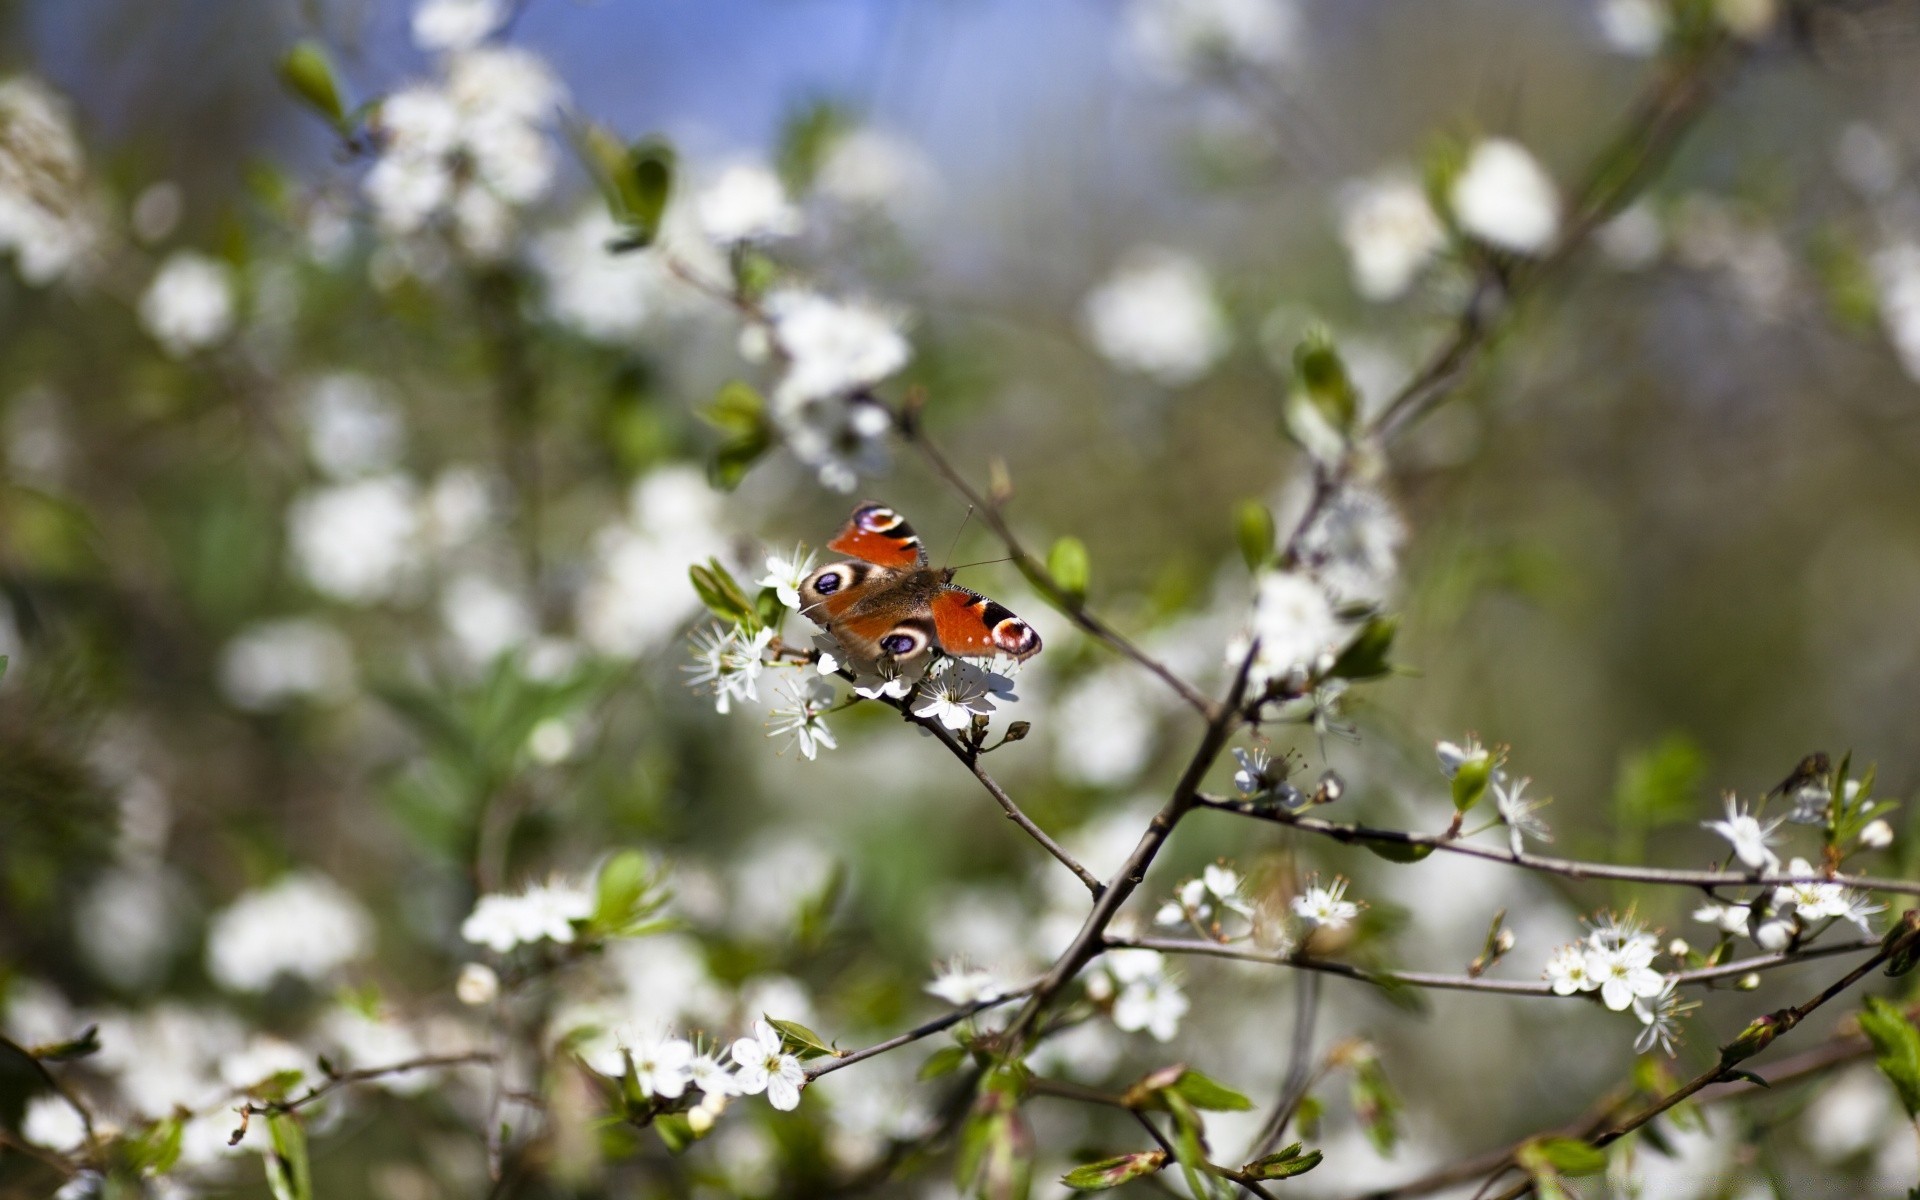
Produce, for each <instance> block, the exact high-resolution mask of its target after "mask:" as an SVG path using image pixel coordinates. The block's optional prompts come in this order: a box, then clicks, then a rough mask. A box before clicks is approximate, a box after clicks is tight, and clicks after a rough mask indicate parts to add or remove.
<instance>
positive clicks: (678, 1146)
mask: <svg viewBox="0 0 1920 1200" xmlns="http://www.w3.org/2000/svg"><path fill="white" fill-rule="evenodd" d="M653 1131H654V1133H656V1134H658V1135H659V1137H660V1141H661V1144H662V1145H664V1146H666V1148H667V1152H668V1153H670V1154H681V1153H684V1152H685V1151H686V1149H687V1147H688V1146H691V1145H693V1144H694V1143H695V1142H697V1141H699V1140H700V1138H699V1135H698V1134H696V1133H694V1132H693V1124H692V1122H690V1121H688V1120H687V1116H686V1114H685V1113H661V1114H660V1115H659V1116H657V1117H655V1118H654V1119H653Z"/></svg>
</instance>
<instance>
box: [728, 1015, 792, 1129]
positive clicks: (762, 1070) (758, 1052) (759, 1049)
mask: <svg viewBox="0 0 1920 1200" xmlns="http://www.w3.org/2000/svg"><path fill="white" fill-rule="evenodd" d="M780 1047H781V1043H780V1034H779V1032H778V1031H777V1030H775V1029H774V1027H773V1026H772V1025H770V1024H768V1023H767V1022H766V1021H765V1020H764V1019H763V1020H759V1021H755V1022H754V1023H753V1036H752V1037H743V1038H741V1039H740V1040H738V1041H736V1042H734V1044H733V1061H734V1062H735V1063H736V1064H737V1065H738V1066H739V1068H740V1069H739V1071H738V1072H737V1073H736V1074H735V1075H734V1077H733V1078H734V1084H735V1086H736V1087H738V1088H739V1090H740V1094H741V1095H743V1096H757V1095H759V1094H760V1093H761V1092H765V1093H766V1094H767V1100H768V1102H769V1103H771V1104H772V1105H773V1106H774V1107H775V1108H777V1109H780V1110H781V1111H782V1112H790V1111H792V1110H793V1109H796V1108H798V1107H800V1089H801V1088H803V1087H805V1086H806V1083H807V1073H806V1072H805V1071H804V1070H802V1069H801V1067H800V1060H799V1059H797V1058H795V1057H794V1056H793V1055H791V1054H787V1053H785V1052H784V1051H782V1050H781V1048H780Z"/></svg>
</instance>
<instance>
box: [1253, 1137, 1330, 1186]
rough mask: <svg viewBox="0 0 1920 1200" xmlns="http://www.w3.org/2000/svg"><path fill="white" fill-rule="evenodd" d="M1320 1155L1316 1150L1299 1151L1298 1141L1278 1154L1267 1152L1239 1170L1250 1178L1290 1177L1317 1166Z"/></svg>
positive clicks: (1303, 1173)
mask: <svg viewBox="0 0 1920 1200" xmlns="http://www.w3.org/2000/svg"><path fill="white" fill-rule="evenodd" d="M1322 1157H1323V1156H1322V1154H1321V1153H1320V1151H1318V1150H1309V1151H1307V1152H1306V1153H1304V1154H1303V1153H1301V1147H1300V1143H1299V1142H1295V1143H1294V1144H1293V1145H1291V1146H1288V1147H1287V1148H1286V1149H1285V1150H1282V1151H1280V1152H1279V1153H1278V1154H1269V1155H1267V1156H1266V1157H1265V1158H1261V1159H1256V1160H1255V1161H1253V1162H1250V1163H1248V1164H1247V1165H1246V1166H1244V1167H1241V1168H1240V1172H1241V1174H1243V1175H1246V1176H1248V1177H1249V1178H1252V1179H1292V1178H1293V1177H1294V1176H1295V1175H1305V1174H1306V1173H1307V1172H1308V1171H1311V1170H1313V1169H1314V1168H1315V1167H1317V1166H1319V1165H1320V1159H1321V1158H1322Z"/></svg>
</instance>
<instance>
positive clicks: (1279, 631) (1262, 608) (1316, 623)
mask: <svg viewBox="0 0 1920 1200" xmlns="http://www.w3.org/2000/svg"><path fill="white" fill-rule="evenodd" d="M1251 635H1252V636H1253V637H1255V638H1258V639H1259V648H1258V650H1257V652H1256V653H1255V655H1254V660H1253V667H1252V670H1251V672H1250V673H1249V677H1248V681H1249V684H1250V686H1251V688H1252V689H1253V690H1254V691H1261V690H1264V689H1265V688H1267V687H1268V686H1269V685H1270V684H1272V683H1274V682H1276V681H1280V680H1284V679H1286V678H1287V677H1289V676H1293V675H1298V676H1303V677H1304V676H1305V675H1307V674H1308V673H1310V672H1312V671H1313V670H1314V669H1315V668H1316V667H1317V666H1318V665H1319V664H1320V662H1321V660H1322V659H1323V658H1325V657H1328V656H1330V655H1332V654H1333V653H1334V652H1335V651H1337V650H1338V649H1339V648H1340V645H1341V643H1342V642H1344V641H1345V639H1346V637H1347V631H1346V630H1345V629H1344V628H1343V627H1342V626H1341V624H1340V621H1339V619H1338V618H1337V617H1336V616H1335V615H1334V611H1333V603H1332V601H1331V600H1330V599H1329V598H1328V597H1327V592H1326V589H1325V588H1323V587H1321V586H1320V585H1319V584H1318V583H1316V582H1314V581H1313V580H1312V579H1309V578H1308V577H1307V576H1305V575H1303V574H1300V573H1299V572H1296V571H1267V572H1264V573H1263V574H1262V575H1261V576H1260V579H1259V581H1258V583H1257V584H1256V585H1255V590H1254V597H1253V623H1252V630H1251ZM1246 653H1247V643H1246V641H1245V640H1243V639H1236V641H1235V643H1233V644H1230V645H1229V646H1228V653H1227V661H1228V666H1229V667H1230V668H1238V667H1239V665H1240V661H1241V660H1242V659H1243V658H1244V657H1245V656H1246Z"/></svg>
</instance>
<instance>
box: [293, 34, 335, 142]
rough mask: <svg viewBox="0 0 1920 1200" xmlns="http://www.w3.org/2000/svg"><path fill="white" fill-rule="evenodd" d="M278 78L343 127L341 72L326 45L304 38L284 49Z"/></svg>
mask: <svg viewBox="0 0 1920 1200" xmlns="http://www.w3.org/2000/svg"><path fill="white" fill-rule="evenodd" d="M280 82H281V83H282V84H284V85H286V87H287V90H289V91H291V92H292V93H293V94H294V95H295V96H298V97H299V98H300V99H301V100H302V101H304V102H306V104H307V105H308V106H309V107H310V108H312V109H313V110H314V111H315V112H317V113H319V114H320V115H321V116H323V117H325V118H326V119H327V121H328V122H329V123H330V124H332V125H333V126H334V128H336V129H344V128H346V125H347V105H346V102H345V101H344V100H343V99H341V93H340V76H339V73H338V72H337V71H335V70H334V67H333V56H332V55H330V54H328V53H327V48H326V47H325V46H322V45H321V44H320V43H319V42H314V41H304V42H300V43H298V44H296V45H295V46H294V47H293V49H291V50H289V51H287V52H286V54H285V55H284V56H283V57H282V58H281V59H280Z"/></svg>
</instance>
